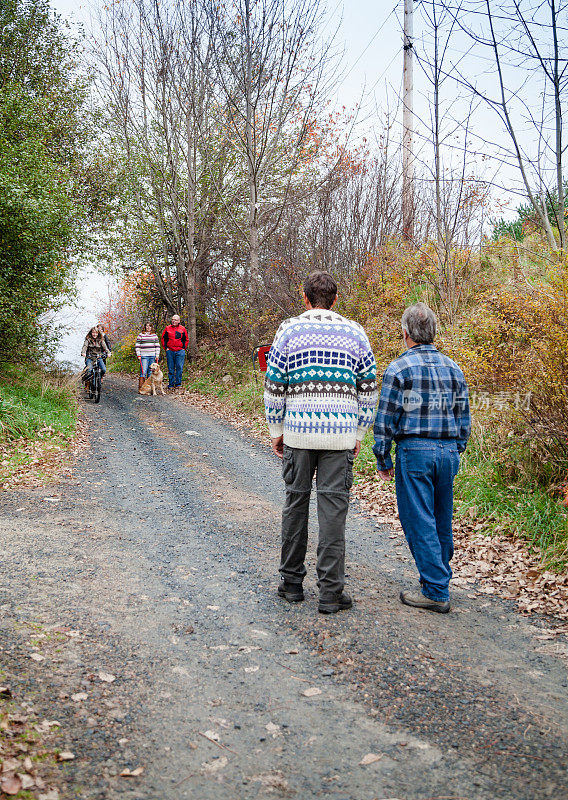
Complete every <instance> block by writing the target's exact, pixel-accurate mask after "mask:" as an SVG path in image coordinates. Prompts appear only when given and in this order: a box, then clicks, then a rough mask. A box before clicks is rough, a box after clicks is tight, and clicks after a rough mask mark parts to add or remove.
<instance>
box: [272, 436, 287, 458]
mask: <svg viewBox="0 0 568 800" xmlns="http://www.w3.org/2000/svg"><path fill="white" fill-rule="evenodd" d="M271 441H272V451H273V453H275V455H277V456H278V458H282V457H283V455H284V436H278V437H277V438H276V439H271Z"/></svg>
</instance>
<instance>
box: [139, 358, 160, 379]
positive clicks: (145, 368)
mask: <svg viewBox="0 0 568 800" xmlns="http://www.w3.org/2000/svg"><path fill="white" fill-rule="evenodd" d="M155 360H156V356H142V357H141V359H140V377H141V378H147V377H149V375H150V367H151V366H152V364H153V363H154V361H155Z"/></svg>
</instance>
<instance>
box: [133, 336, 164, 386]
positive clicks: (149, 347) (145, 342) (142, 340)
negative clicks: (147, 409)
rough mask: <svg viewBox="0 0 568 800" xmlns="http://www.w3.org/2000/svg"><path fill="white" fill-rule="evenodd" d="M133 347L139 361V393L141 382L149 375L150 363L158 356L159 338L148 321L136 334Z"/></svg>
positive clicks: (155, 360) (156, 359)
mask: <svg viewBox="0 0 568 800" xmlns="http://www.w3.org/2000/svg"><path fill="white" fill-rule="evenodd" d="M134 349H135V351H136V355H137V357H138V360H139V361H140V377H139V378H138V393H140V390H141V389H142V384H143V383H144V381H145V380H146V378H148V377H149V376H150V369H151V367H152V364H154V362H157V361H158V359H159V358H160V340H159V339H158V337H157V336H156V334H155V333H154V332H153V330H152V325H151V323H150V322H146V323H145V324H144V327H143V328H142V330H141V331H140V333H139V334H138V338H137V339H136V343H135V345H134Z"/></svg>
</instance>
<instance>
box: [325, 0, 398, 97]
mask: <svg viewBox="0 0 568 800" xmlns="http://www.w3.org/2000/svg"><path fill="white" fill-rule="evenodd" d="M397 8H398V3H397V4H396V5H395V6H394V7H393V8H392V10H391V11H390V12H389V14H388V15H387V16H386V17H385V19H384V20H383V22H382V23H381V25H380V27H379V29H378V30H377V31H376V32H375V33H374V34H373V37H372V38H371V40H370V42H369V43H368V44H367V46H366V47H365V48H364V49H363V50H362V51H361V52H360V53H359V55H358V56H357V58H356V59H355V61H354V62H353V64H352V65H351V66H350V68H349V69H348V70H347V72H346V73H345V75H344V76H343V79H342V81H341V83H340V84H339V85H340V86H341V85H342V84H343V83H344V82H345V80H346V79H347V78H348V77H349V75H351V73H352V72H353V70H354V69H355V67H356V66H357V64H358V63H359V61H361V59H362V58H363V56H364V55H365V53H366V52H367V50H368V49H369V47H370V46H371V45H372V44H373V42H374V41H375V39H376V38H377V36H378V35H379V33H380V32H381V31H382V29H383V28H384V27H385V25H386V24H387V22H388V21H389V19H390V18H391V17H392V15H393V14H394V13H395V11H396V9H397Z"/></svg>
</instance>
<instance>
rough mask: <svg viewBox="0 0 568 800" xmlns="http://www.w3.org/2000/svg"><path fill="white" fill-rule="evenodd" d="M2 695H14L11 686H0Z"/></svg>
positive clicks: (0, 695) (0, 694)
mask: <svg viewBox="0 0 568 800" xmlns="http://www.w3.org/2000/svg"><path fill="white" fill-rule="evenodd" d="M0 697H12V690H11V689H10V687H9V686H0Z"/></svg>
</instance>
